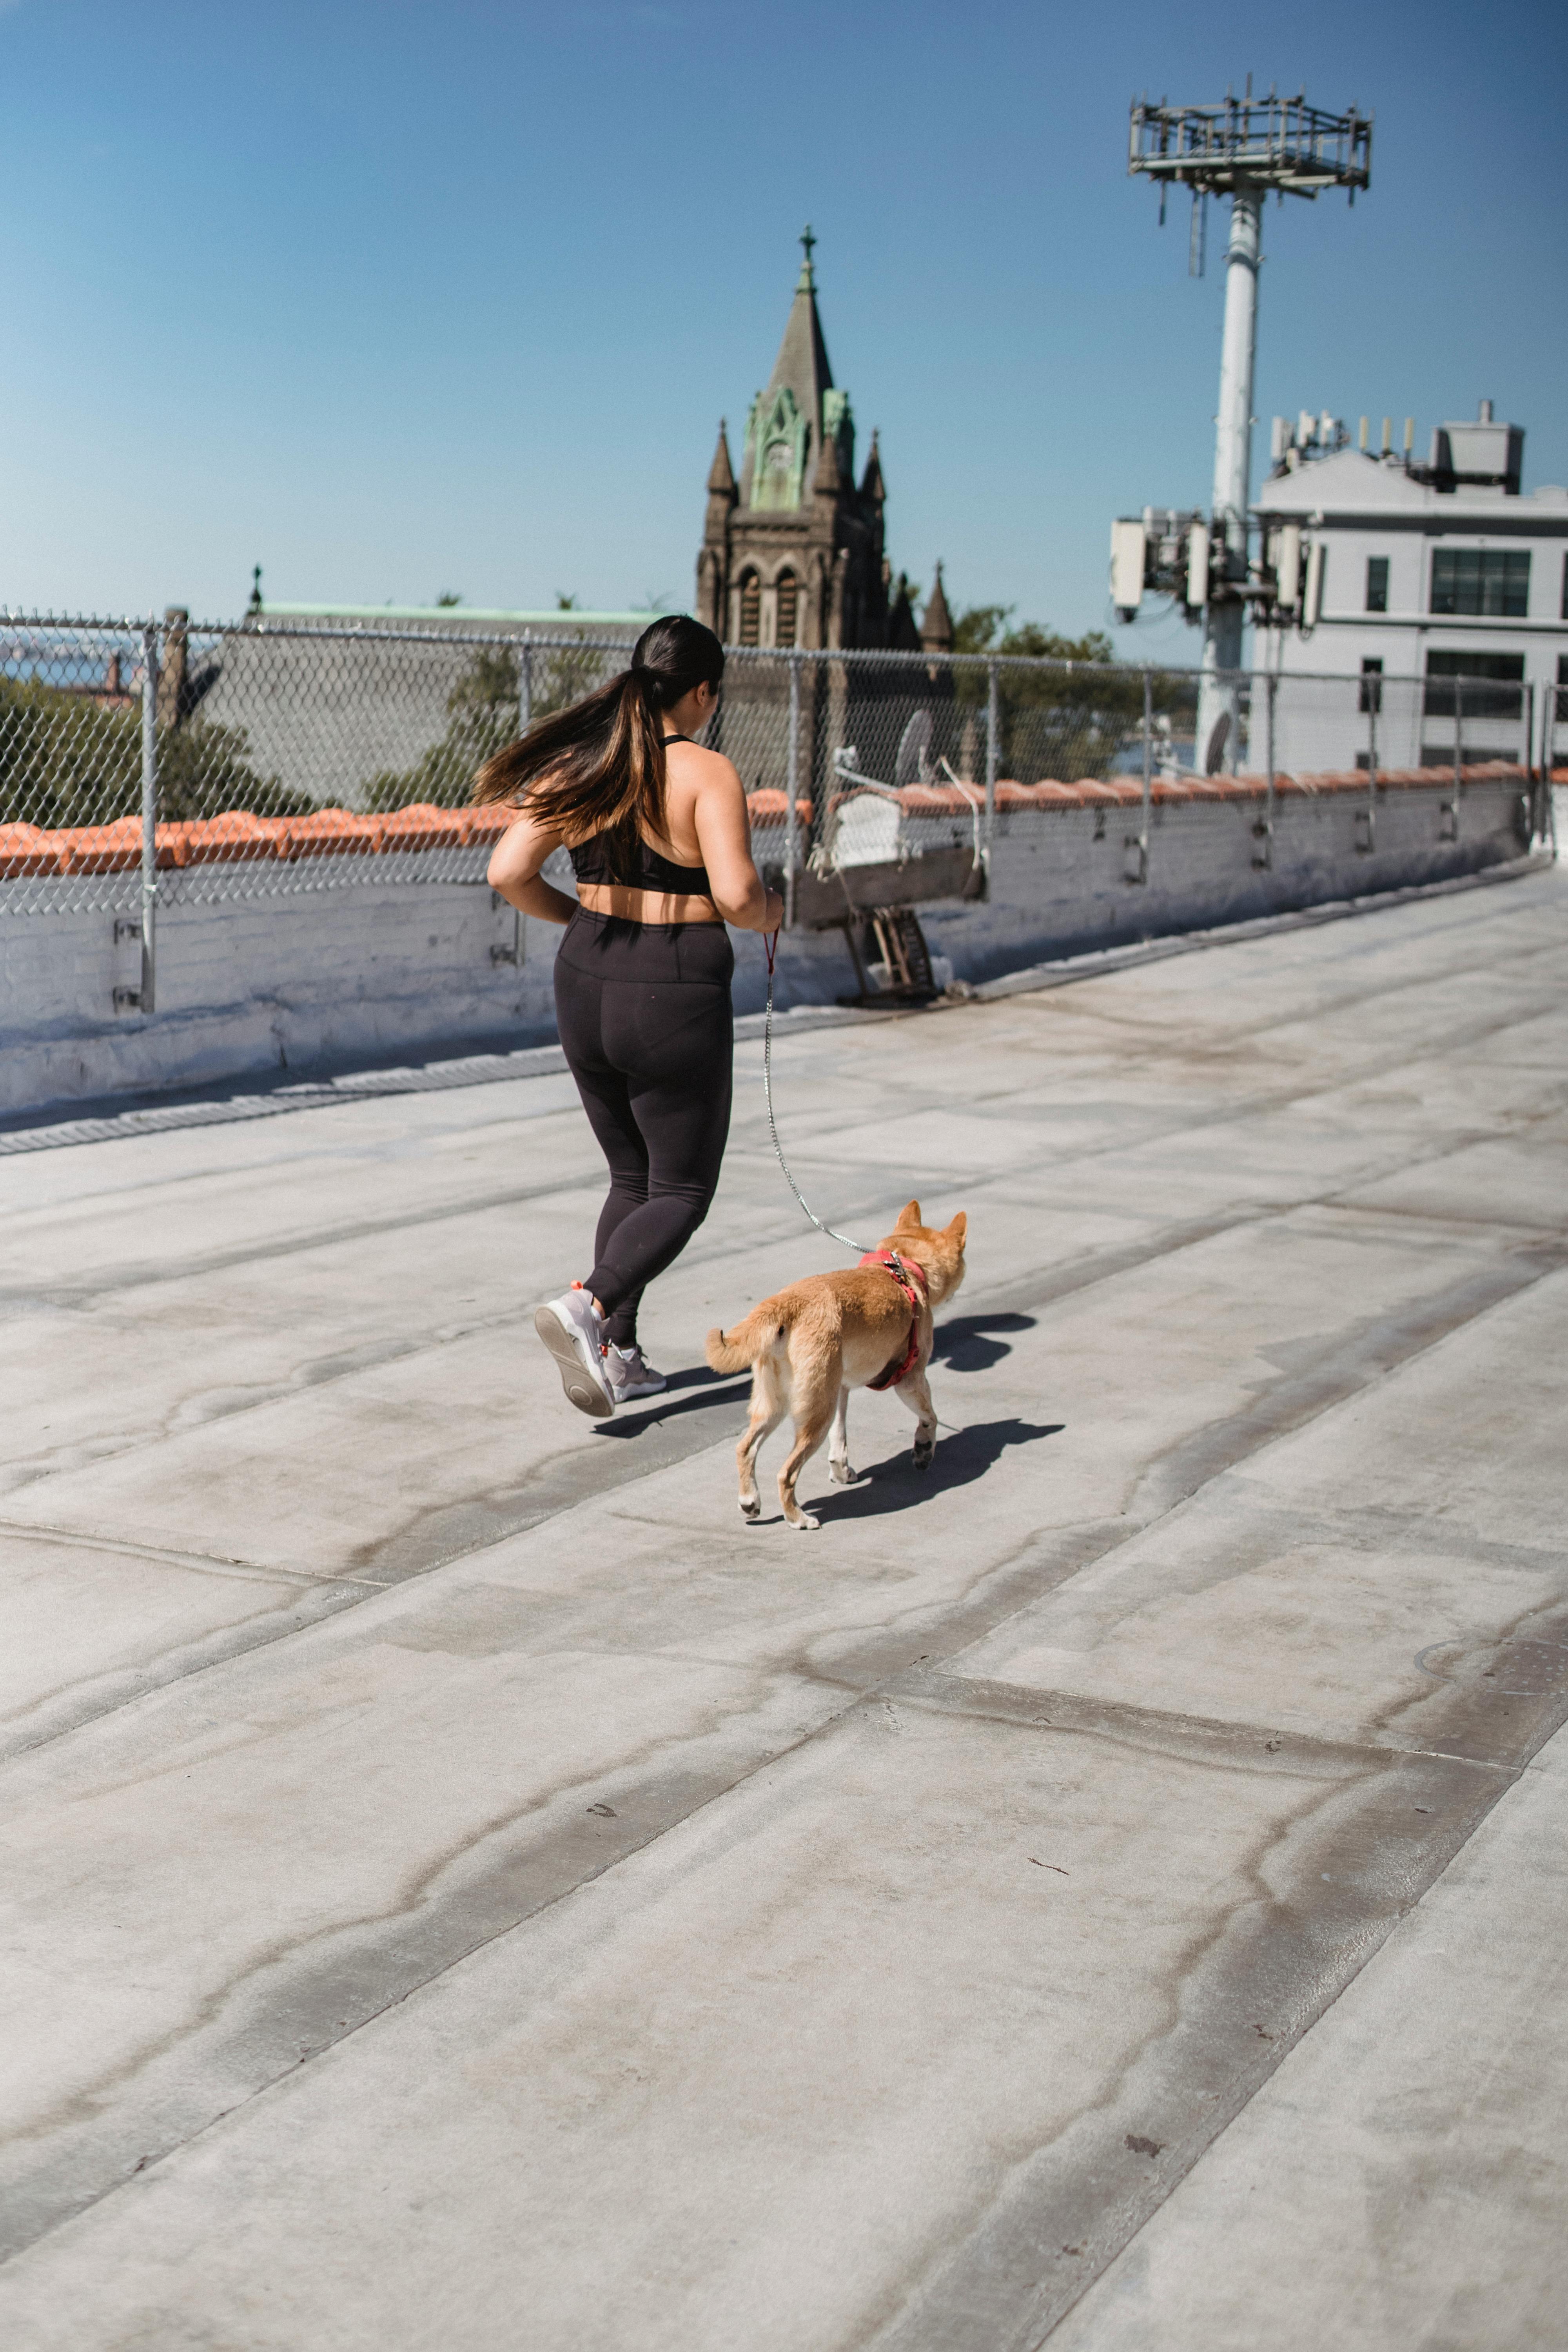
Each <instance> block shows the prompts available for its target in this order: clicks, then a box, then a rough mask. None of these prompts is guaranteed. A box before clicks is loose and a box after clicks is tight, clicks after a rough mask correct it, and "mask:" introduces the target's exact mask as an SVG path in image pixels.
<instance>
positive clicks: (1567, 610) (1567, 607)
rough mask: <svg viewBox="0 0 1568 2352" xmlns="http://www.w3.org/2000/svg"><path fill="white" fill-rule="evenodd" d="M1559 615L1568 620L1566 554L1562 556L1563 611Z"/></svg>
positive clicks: (1567, 565) (1567, 569)
mask: <svg viewBox="0 0 1568 2352" xmlns="http://www.w3.org/2000/svg"><path fill="white" fill-rule="evenodd" d="M1560 617H1561V618H1562V619H1563V620H1564V621H1568V555H1565V556H1564V557H1563V611H1562V614H1561V616H1560Z"/></svg>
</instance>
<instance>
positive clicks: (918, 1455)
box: [914, 1437, 936, 1470]
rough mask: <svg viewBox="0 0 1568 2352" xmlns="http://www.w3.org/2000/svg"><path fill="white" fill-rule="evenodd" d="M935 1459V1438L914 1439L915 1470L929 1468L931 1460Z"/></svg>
mask: <svg viewBox="0 0 1568 2352" xmlns="http://www.w3.org/2000/svg"><path fill="white" fill-rule="evenodd" d="M935 1459H936V1440H935V1438H934V1437H932V1438H930V1439H921V1438H917V1439H916V1440H915V1452H914V1464H915V1468H916V1469H917V1470H929V1469H930V1468H931V1464H932V1462H933V1461H934V1460H935Z"/></svg>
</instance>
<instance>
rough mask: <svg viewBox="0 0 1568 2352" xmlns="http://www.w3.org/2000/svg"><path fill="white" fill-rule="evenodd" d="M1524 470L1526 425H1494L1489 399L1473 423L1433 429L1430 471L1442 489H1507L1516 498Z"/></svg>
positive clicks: (1436, 485)
mask: <svg viewBox="0 0 1568 2352" xmlns="http://www.w3.org/2000/svg"><path fill="white" fill-rule="evenodd" d="M1523 469H1524V427H1523V425H1498V424H1495V423H1494V422H1493V419H1492V404H1491V402H1490V401H1489V400H1483V401H1482V403H1481V405H1480V414H1479V416H1478V417H1477V419H1476V422H1475V423H1474V424H1473V425H1470V424H1464V425H1436V426H1434V428H1433V433H1432V457H1431V461H1430V473H1431V478H1432V482H1433V485H1434V487H1435V488H1437V489H1439V490H1457V489H1460V488H1465V489H1470V488H1474V489H1491V490H1505V491H1506V492H1507V493H1508V495H1509V497H1510V499H1516V498H1517V497H1518V496H1519V484H1520V477H1521V474H1522V472H1523Z"/></svg>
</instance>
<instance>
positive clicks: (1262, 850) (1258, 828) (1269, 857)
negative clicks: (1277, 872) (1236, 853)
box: [1252, 816, 1274, 866]
mask: <svg viewBox="0 0 1568 2352" xmlns="http://www.w3.org/2000/svg"><path fill="white" fill-rule="evenodd" d="M1252 862H1253V864H1254V866H1272V865H1273V863H1274V827H1273V826H1272V824H1270V823H1269V821H1268V818H1267V817H1266V816H1260V817H1259V818H1258V822H1257V824H1255V825H1254V826H1253V828H1252Z"/></svg>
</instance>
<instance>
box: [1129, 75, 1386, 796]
mask: <svg viewBox="0 0 1568 2352" xmlns="http://www.w3.org/2000/svg"><path fill="white" fill-rule="evenodd" d="M1372 121H1373V119H1372V117H1371V115H1370V114H1363V113H1361V112H1360V111H1359V110H1358V109H1356V108H1355V107H1353V106H1352V107H1351V108H1350V109H1349V110H1348V111H1347V112H1345V113H1343V114H1325V113H1324V112H1323V111H1322V110H1321V108H1319V107H1315V106H1309V105H1308V103H1307V99H1306V93H1305V91H1304V90H1303V91H1302V93H1301V95H1300V97H1299V98H1284V99H1282V98H1279V97H1278V96H1277V95H1276V93H1275V90H1274V89H1272V88H1271V89H1269V92H1268V97H1267V98H1254V97H1253V95H1252V77H1251V75H1250V74H1248V76H1247V95H1246V97H1245V98H1239V99H1238V98H1237V97H1236V96H1234V94H1232V93H1231V92H1228V91H1227V93H1226V98H1225V100H1224V102H1223V104H1221V105H1219V106H1167V105H1166V104H1165V103H1164V102H1163V100H1162V102H1161V103H1160V104H1159V105H1158V106H1152V105H1151V104H1150V103H1149V101H1148V100H1147V99H1134V100H1133V102H1132V119H1131V130H1130V132H1129V137H1128V155H1127V168H1128V170H1129V172H1131V173H1135V174H1139V175H1142V177H1143V178H1145V179H1150V180H1154V181H1156V182H1157V183H1158V184H1159V188H1160V203H1161V212H1162V217H1163V209H1164V201H1165V195H1166V192H1167V191H1168V189H1169V188H1170V187H1171V185H1172V184H1173V183H1179V184H1181V185H1182V186H1183V187H1186V188H1190V189H1191V190H1192V192H1193V197H1194V204H1195V205H1201V204H1202V202H1203V200H1204V199H1205V197H1207V196H1211V195H1215V196H1220V195H1224V196H1228V197H1229V198H1230V240H1229V244H1228V246H1227V247H1226V257H1225V260H1226V271H1225V330H1224V336H1223V340H1222V342H1221V349H1220V369H1219V406H1218V411H1217V414H1216V415H1215V450H1214V502H1213V514H1212V520H1211V524H1210V531H1209V573H1208V596H1207V600H1206V602H1205V605H1204V653H1203V679H1202V683H1201V686H1200V688H1199V695H1198V733H1197V761H1198V764H1199V766H1200V767H1203V766H1205V765H1206V759H1205V747H1207V746H1208V745H1209V744H1210V743H1211V742H1214V741H1215V740H1216V730H1217V729H1218V725H1219V721H1220V720H1221V719H1222V718H1226V717H1227V716H1228V719H1229V724H1228V726H1227V727H1226V729H1225V730H1224V732H1223V734H1221V735H1219V736H1218V738H1217V740H1218V742H1219V743H1220V744H1222V745H1224V744H1228V746H1229V747H1230V748H1229V755H1228V756H1229V761H1230V763H1231V764H1234V760H1235V747H1236V746H1237V743H1238V742H1239V740H1240V735H1241V728H1240V713H1239V709H1238V689H1237V686H1236V684H1235V683H1234V682H1228V683H1227V682H1226V680H1227V674H1228V677H1229V678H1230V679H1231V680H1232V681H1234V675H1235V673H1236V672H1237V671H1238V670H1239V669H1240V667H1241V634H1242V624H1243V621H1244V619H1245V617H1246V612H1247V593H1246V592H1247V493H1248V490H1249V488H1250V482H1251V470H1252V376H1253V366H1254V362H1255V360H1256V358H1257V352H1258V261H1259V252H1258V234H1259V226H1260V223H1261V218H1262V212H1263V200H1264V198H1265V196H1266V195H1267V194H1268V191H1269V190H1270V189H1271V188H1272V189H1275V190H1277V191H1278V192H1279V195H1280V197H1281V198H1284V197H1285V196H1287V195H1291V196H1308V197H1311V198H1314V199H1315V198H1316V197H1317V196H1318V194H1320V193H1321V191H1322V190H1323V189H1325V188H1343V189H1344V190H1345V191H1346V193H1347V194H1348V195H1349V197H1350V200H1351V202H1352V204H1353V203H1354V201H1355V192H1356V190H1357V189H1358V188H1366V187H1370V186H1371V184H1372ZM1196 243H1197V240H1196V239H1194V245H1196ZM1199 249H1201V248H1199ZM1189 266H1190V262H1189Z"/></svg>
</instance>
